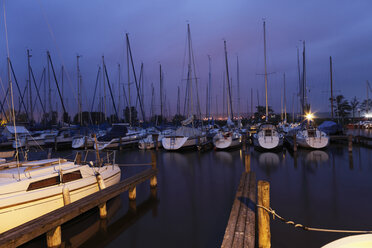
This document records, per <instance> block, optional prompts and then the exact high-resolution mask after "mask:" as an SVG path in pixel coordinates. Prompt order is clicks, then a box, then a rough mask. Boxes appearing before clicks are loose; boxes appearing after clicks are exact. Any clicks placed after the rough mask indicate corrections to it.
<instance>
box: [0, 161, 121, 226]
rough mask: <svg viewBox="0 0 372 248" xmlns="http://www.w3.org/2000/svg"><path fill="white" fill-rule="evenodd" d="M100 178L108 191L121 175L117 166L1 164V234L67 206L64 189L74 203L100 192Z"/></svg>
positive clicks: (61, 163) (62, 162)
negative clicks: (99, 177) (99, 176)
mask: <svg viewBox="0 0 372 248" xmlns="http://www.w3.org/2000/svg"><path fill="white" fill-rule="evenodd" d="M97 175H101V176H102V178H103V180H104V183H105V186H106V187H108V186H111V185H113V184H116V183H118V182H119V180H120V175H121V172H120V168H119V167H118V166H117V165H114V164H111V165H104V166H101V167H90V166H89V165H88V164H86V165H82V164H76V163H75V162H74V161H67V160H65V159H46V160H38V161H30V162H23V163H22V162H9V163H3V164H0V222H1V225H0V233H2V232H5V231H7V230H9V229H12V228H15V227H17V226H19V225H21V224H23V223H25V222H27V221H30V220H32V219H34V218H37V217H40V216H41V215H44V214H46V213H49V212H51V211H53V210H55V209H57V208H60V207H62V206H64V202H63V195H62V191H63V189H64V188H67V189H68V190H69V192H70V198H71V202H73V201H77V200H79V199H81V198H83V197H85V196H88V195H90V194H92V193H94V192H97V191H99V190H100V189H99V186H98V182H97V177H96V176H97Z"/></svg>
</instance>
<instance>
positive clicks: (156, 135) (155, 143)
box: [152, 133, 159, 150]
mask: <svg viewBox="0 0 372 248" xmlns="http://www.w3.org/2000/svg"><path fill="white" fill-rule="evenodd" d="M158 139H159V134H157V133H154V134H153V135H152V141H153V142H154V146H155V149H156V150H159V144H158Z"/></svg>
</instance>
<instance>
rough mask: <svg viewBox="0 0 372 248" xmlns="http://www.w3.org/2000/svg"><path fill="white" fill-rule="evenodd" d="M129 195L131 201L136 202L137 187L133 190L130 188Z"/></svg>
mask: <svg viewBox="0 0 372 248" xmlns="http://www.w3.org/2000/svg"><path fill="white" fill-rule="evenodd" d="M128 194H129V200H130V201H133V200H136V196H137V194H136V186H133V187H132V188H130V189H129V190H128Z"/></svg>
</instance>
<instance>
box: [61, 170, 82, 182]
mask: <svg viewBox="0 0 372 248" xmlns="http://www.w3.org/2000/svg"><path fill="white" fill-rule="evenodd" d="M81 178H83V177H82V176H81V172H80V171H79V170H77V171H73V172H70V173H66V174H63V176H62V182H63V183H68V182H71V181H75V180H78V179H81Z"/></svg>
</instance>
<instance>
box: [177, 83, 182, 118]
mask: <svg viewBox="0 0 372 248" xmlns="http://www.w3.org/2000/svg"><path fill="white" fill-rule="evenodd" d="M180 111H181V108H180V86H178V87H177V115H180V114H181V112H180Z"/></svg>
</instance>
